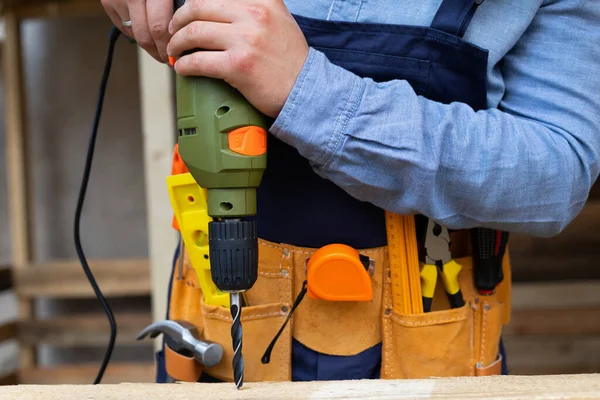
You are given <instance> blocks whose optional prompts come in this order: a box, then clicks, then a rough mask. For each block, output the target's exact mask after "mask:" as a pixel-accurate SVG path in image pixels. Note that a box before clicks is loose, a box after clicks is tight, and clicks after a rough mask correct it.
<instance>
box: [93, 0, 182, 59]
mask: <svg viewBox="0 0 600 400" xmlns="http://www.w3.org/2000/svg"><path fill="white" fill-rule="evenodd" d="M101 2H102V6H103V7H104V9H105V10H106V13H107V14H108V16H109V17H110V19H111V20H112V22H113V24H114V25H115V26H116V27H117V28H118V29H120V30H121V32H123V34H124V35H126V36H128V37H129V38H131V39H133V40H135V41H136V42H137V44H138V45H139V46H141V47H142V48H143V49H144V50H146V51H147V52H148V53H149V54H150V55H151V56H152V57H154V58H155V59H157V60H158V61H160V62H163V63H167V62H168V56H167V44H168V43H169V40H170V39H171V35H170V34H169V30H168V27H169V22H170V21H171V18H172V17H173V0H101ZM127 21H131V27H127V26H125V25H123V23H124V22H127Z"/></svg>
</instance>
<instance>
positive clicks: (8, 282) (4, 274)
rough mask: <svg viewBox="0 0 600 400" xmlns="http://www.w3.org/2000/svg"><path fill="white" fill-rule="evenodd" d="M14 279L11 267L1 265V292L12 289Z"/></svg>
mask: <svg viewBox="0 0 600 400" xmlns="http://www.w3.org/2000/svg"><path fill="white" fill-rule="evenodd" d="M12 286H13V279H12V271H11V268H10V267H0V292H4V291H5V290H9V289H12Z"/></svg>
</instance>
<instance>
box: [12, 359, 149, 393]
mask: <svg viewBox="0 0 600 400" xmlns="http://www.w3.org/2000/svg"><path fill="white" fill-rule="evenodd" d="M98 368H99V365H98V364H90V365H88V364H82V365H79V364H78V365H61V366H57V367H46V368H33V369H27V370H21V371H20V375H19V380H20V382H21V384H25V385H34V384H35V385H63V384H64V385H67V384H69V385H85V384H91V383H92V382H93V381H94V378H95V377H96V374H97V373H98ZM122 382H156V367H155V365H154V363H136V364H127V363H110V364H109V366H108V368H107V369H106V372H105V374H104V378H103V379H102V383H103V384H111V383H112V384H114V383H122ZM3 393H4V389H2V391H0V399H2V394H3ZM29 398H32V397H29ZM61 400H62V399H61Z"/></svg>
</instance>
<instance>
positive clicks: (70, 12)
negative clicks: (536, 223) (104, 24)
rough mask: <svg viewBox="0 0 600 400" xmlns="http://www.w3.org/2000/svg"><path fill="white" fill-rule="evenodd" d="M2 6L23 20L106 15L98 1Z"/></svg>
mask: <svg viewBox="0 0 600 400" xmlns="http://www.w3.org/2000/svg"><path fill="white" fill-rule="evenodd" d="M2 6H3V9H4V10H5V12H14V13H16V15H17V16H18V17H19V18H21V19H35V18H70V17H79V18H82V17H92V16H99V15H106V14H105V13H104V9H103V8H102V5H101V3H100V1H96V0H10V1H4V2H2ZM107 18H108V17H107Z"/></svg>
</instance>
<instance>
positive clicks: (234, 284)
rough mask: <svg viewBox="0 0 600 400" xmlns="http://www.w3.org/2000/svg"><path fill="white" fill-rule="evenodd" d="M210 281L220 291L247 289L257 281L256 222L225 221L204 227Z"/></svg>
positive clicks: (214, 222)
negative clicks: (207, 245)
mask: <svg viewBox="0 0 600 400" xmlns="http://www.w3.org/2000/svg"><path fill="white" fill-rule="evenodd" d="M208 237H209V249H210V262H211V274H212V279H213V282H214V283H215V285H216V286H217V288H219V290H221V291H223V292H229V293H236V292H242V291H246V290H249V289H251V288H252V287H253V286H254V284H255V283H256V280H257V278H258V229H257V225H256V221H254V220H241V219H225V220H222V221H213V222H210V223H209V224H208Z"/></svg>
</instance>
